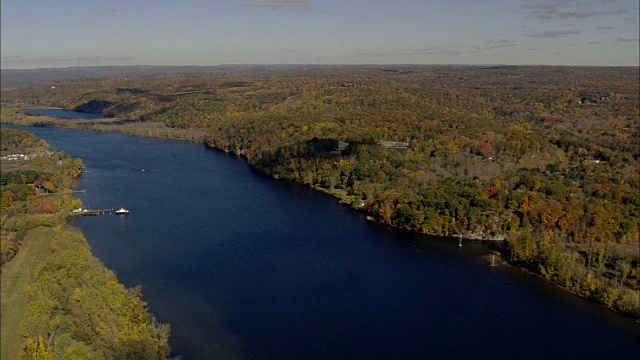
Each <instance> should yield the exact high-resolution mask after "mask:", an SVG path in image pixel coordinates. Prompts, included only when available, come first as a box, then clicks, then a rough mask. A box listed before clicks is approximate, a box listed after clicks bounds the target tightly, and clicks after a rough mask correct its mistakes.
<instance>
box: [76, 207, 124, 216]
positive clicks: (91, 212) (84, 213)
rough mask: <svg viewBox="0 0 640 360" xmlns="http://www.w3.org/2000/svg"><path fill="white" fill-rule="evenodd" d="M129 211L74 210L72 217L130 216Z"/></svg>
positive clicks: (122, 209)
mask: <svg viewBox="0 0 640 360" xmlns="http://www.w3.org/2000/svg"><path fill="white" fill-rule="evenodd" d="M128 213H129V211H128V210H124V208H121V209H120V210H114V209H82V208H80V209H73V210H72V211H71V215H75V216H97V215H108V214H118V215H123V214H128Z"/></svg>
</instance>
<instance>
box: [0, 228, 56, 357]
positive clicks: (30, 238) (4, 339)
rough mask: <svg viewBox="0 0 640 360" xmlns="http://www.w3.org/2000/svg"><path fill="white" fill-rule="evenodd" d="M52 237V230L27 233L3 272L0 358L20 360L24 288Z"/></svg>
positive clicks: (38, 229) (42, 258) (44, 254)
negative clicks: (19, 326)
mask: <svg viewBox="0 0 640 360" xmlns="http://www.w3.org/2000/svg"><path fill="white" fill-rule="evenodd" d="M53 235H54V229H53V228H51V227H44V226H41V227H38V228H35V229H33V230H30V231H29V232H28V233H27V234H26V236H25V238H24V240H23V244H22V247H21V249H20V252H19V253H18V254H17V255H16V257H15V258H14V259H13V260H12V261H11V262H9V263H7V265H6V266H5V267H4V268H3V269H2V288H1V292H0V294H1V309H2V318H1V320H2V322H1V323H0V324H1V329H0V330H1V331H0V334H1V336H0V337H1V347H0V351H1V352H0V358H1V359H2V360H4V359H7V360H10V359H19V358H20V338H19V337H18V324H19V323H20V320H21V319H22V316H23V314H24V310H25V307H26V305H27V299H26V295H25V287H26V286H27V285H28V284H29V283H30V282H31V281H32V279H33V278H34V275H35V272H36V268H37V266H38V264H39V263H40V262H41V261H43V260H44V259H45V258H46V257H47V255H48V254H49V246H50V243H51V239H52V238H53Z"/></svg>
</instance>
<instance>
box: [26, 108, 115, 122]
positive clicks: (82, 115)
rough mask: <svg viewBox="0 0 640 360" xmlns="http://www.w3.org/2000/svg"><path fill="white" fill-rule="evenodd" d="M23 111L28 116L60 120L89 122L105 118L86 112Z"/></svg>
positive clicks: (32, 109)
mask: <svg viewBox="0 0 640 360" xmlns="http://www.w3.org/2000/svg"><path fill="white" fill-rule="evenodd" d="M22 111H23V112H25V113H27V114H35V115H42V116H53V117H59V118H80V119H87V120H94V119H102V118H103V116H102V115H101V114H91V113H85V112H79V111H72V110H64V109H53V108H24V109H22Z"/></svg>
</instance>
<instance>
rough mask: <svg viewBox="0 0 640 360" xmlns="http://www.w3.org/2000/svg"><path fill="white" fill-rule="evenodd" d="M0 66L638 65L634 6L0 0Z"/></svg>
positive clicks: (447, 0)
mask: <svg viewBox="0 0 640 360" xmlns="http://www.w3.org/2000/svg"><path fill="white" fill-rule="evenodd" d="M0 4H1V21H0V30H1V33H0V35H1V45H0V46H1V48H0V50H1V67H2V68H3V69H16V68H22V69H24V68H51V67H70V66H98V65H219V64H514V65H595V66H639V65H640V55H639V52H640V50H639V45H638V37H639V36H638V33H639V29H638V23H639V21H638V14H639V10H638V0H388V1H385V0H228V1H227V0H217V1H216V0H209V1H205V0H173V1H166V0H109V1H105V0H102V1H99V0H1V3H0Z"/></svg>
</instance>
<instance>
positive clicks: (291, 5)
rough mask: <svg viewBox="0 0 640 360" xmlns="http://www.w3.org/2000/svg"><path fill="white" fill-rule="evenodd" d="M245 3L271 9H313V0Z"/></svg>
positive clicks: (275, 0) (276, 0)
mask: <svg viewBox="0 0 640 360" xmlns="http://www.w3.org/2000/svg"><path fill="white" fill-rule="evenodd" d="M243 5H244V6H246V7H253V8H270V9H271V10H308V9H311V7H312V6H313V3H312V1H311V0H265V1H255V2H246V3H244V4H243Z"/></svg>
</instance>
